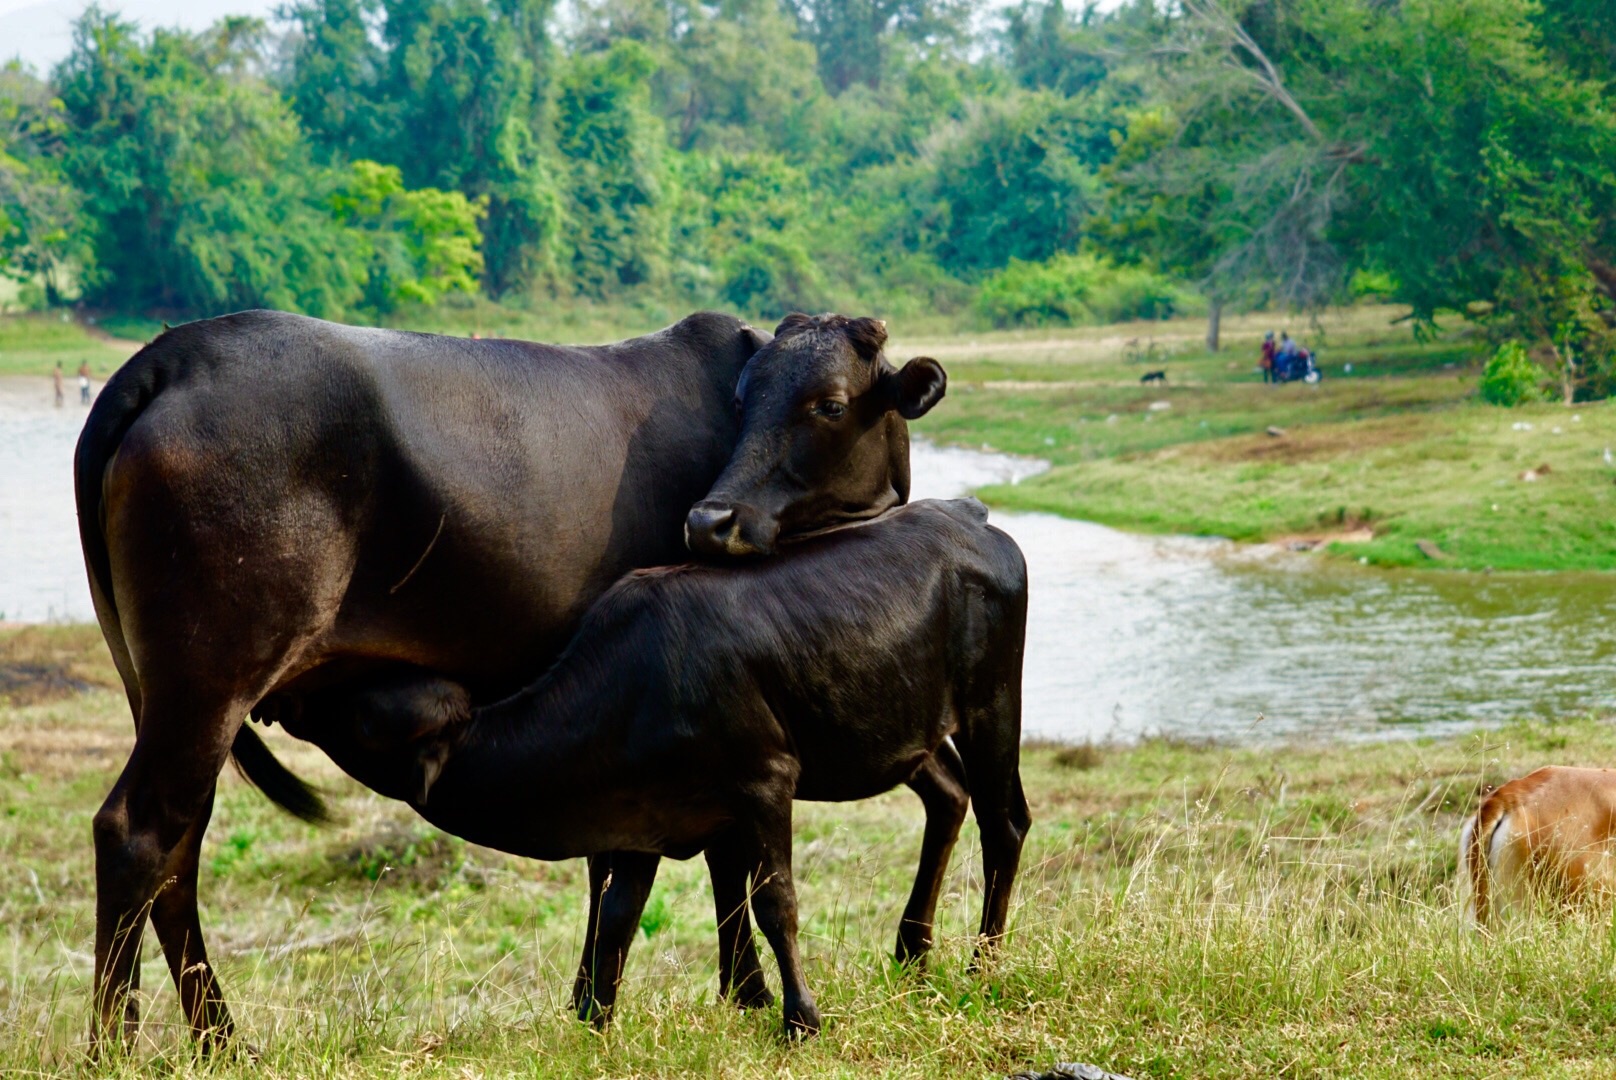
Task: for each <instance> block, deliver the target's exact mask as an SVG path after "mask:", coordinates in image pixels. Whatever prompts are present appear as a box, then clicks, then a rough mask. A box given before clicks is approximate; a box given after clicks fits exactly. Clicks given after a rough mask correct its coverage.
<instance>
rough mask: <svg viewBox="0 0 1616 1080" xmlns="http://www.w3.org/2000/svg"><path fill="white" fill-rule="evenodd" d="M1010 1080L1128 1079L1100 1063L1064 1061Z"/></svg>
mask: <svg viewBox="0 0 1616 1080" xmlns="http://www.w3.org/2000/svg"><path fill="white" fill-rule="evenodd" d="M1009 1080H1128V1077H1126V1076H1123V1075H1122V1074H1121V1073H1114V1072H1106V1071H1105V1070H1104V1069H1102V1068H1100V1067H1099V1066H1098V1065H1085V1064H1081V1063H1079V1062H1072V1061H1067V1062H1062V1063H1061V1064H1059V1065H1056V1066H1055V1067H1054V1068H1053V1069H1050V1070H1049V1071H1048V1072H1041V1073H1035V1072H1030V1071H1029V1072H1018V1073H1015V1074H1013V1075H1012V1076H1010V1077H1009Z"/></svg>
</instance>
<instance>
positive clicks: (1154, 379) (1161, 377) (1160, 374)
mask: <svg viewBox="0 0 1616 1080" xmlns="http://www.w3.org/2000/svg"><path fill="white" fill-rule="evenodd" d="M1139 381H1140V382H1142V383H1164V382H1166V381H1167V372H1166V371H1165V370H1163V371H1147V372H1145V373H1144V374H1143V375H1141V376H1139Z"/></svg>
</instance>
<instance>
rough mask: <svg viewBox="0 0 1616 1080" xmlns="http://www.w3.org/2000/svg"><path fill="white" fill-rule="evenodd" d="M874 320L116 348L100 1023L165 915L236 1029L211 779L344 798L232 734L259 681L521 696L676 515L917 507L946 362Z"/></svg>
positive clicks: (675, 551) (736, 517) (100, 579)
mask: <svg viewBox="0 0 1616 1080" xmlns="http://www.w3.org/2000/svg"><path fill="white" fill-rule="evenodd" d="M884 341H885V330H884V327H883V326H882V324H880V323H879V322H877V321H875V320H871V319H845V318H842V317H840V316H821V317H819V318H810V317H808V316H792V317H789V318H788V319H786V320H785V321H784V322H782V323H781V325H780V327H779V328H778V330H777V336H776V337H774V338H773V339H772V340H771V339H770V337H769V335H767V334H763V333H759V332H758V331H756V330H753V329H751V328H750V327H747V326H745V325H744V324H742V323H741V322H739V321H738V320H736V319H733V318H730V317H728V316H724V315H716V314H698V315H692V316H690V317H689V318H687V319H685V320H683V321H682V322H680V323H678V324H677V325H675V326H673V327H670V328H668V329H666V330H663V331H661V332H659V333H656V334H652V335H649V336H647V337H643V338H636V339H633V340H629V341H625V342H620V343H618V344H615V345H605V346H599V347H594V348H566V347H557V346H543V345H535V344H528V343H523V342H515V341H467V340H462V339H456V338H444V337H435V336H431V335H423V334H409V333H400V332H395V331H388V330H370V329H357V328H352V327H344V326H337V325H333V324H331V323H326V322H321V321H318V320H315V319H307V318H303V317H300V316H294V315H286V314H279V313H275V312H244V313H241V314H237V315H230V316H226V317H224V318H219V319H212V320H207V321H204V322H197V323H191V324H188V325H185V326H181V327H177V328H175V329H173V330H170V331H168V332H167V333H165V334H163V335H162V336H161V337H159V338H158V339H157V340H156V341H154V342H152V343H151V344H150V345H148V346H147V347H146V348H145V349H143V350H141V351H140V352H139V353H138V354H137V355H136V356H135V357H134V358H133V359H132V360H130V361H129V363H127V364H125V365H124V367H123V368H121V369H120V370H119V371H118V373H117V374H115V375H114V376H113V377H112V378H111V379H110V380H109V381H108V383H107V385H106V387H105V388H104V389H103V391H102V393H101V396H100V397H99V398H98V400H97V402H96V404H95V407H94V408H93V409H92V410H91V412H90V416H89V418H88V420H87V422H86V424H85V428H84V433H83V435H82V436H81V437H80V439H79V446H78V452H77V456H76V459H75V463H74V467H75V480H76V488H77V498H78V506H79V518H80V536H81V539H82V542H83V545H84V555H85V562H86V565H87V567H88V570H89V576H90V590H91V595H92V597H93V598H94V602H95V607H96V614H97V617H98V618H99V620H100V623H101V628H102V632H103V633H104V634H105V636H106V638H107V643H108V645H109V646H110V648H111V651H112V656H113V660H114V662H115V663H116V664H117V667H118V671H119V674H120V675H121V676H122V678H123V682H124V687H125V690H126V692H127V694H128V697H129V702H130V708H131V710H132V712H133V714H134V718H135V728H136V739H135V746H134V749H133V750H132V751H131V753H130V756H129V761H128V763H127V764H126V765H125V767H124V770H123V773H122V774H121V775H120V776H119V778H118V781H117V783H116V784H115V785H114V787H113V789H112V792H111V794H109V795H108V797H107V800H106V802H105V804H104V805H103V806H102V808H101V810H100V811H99V812H98V813H97V814H96V817H95V845H96V942H95V956H96V972H95V986H96V989H95V1011H96V1022H95V1035H96V1037H97V1038H98V1039H99V1038H100V1037H103V1036H105V1035H107V1034H109V1033H112V1032H114V1031H116V1030H118V1029H119V1028H120V1027H121V1028H122V1030H123V1033H124V1035H125V1036H126V1037H129V1036H132V1034H133V1032H134V1027H135V1022H136V1021H137V1019H138V1016H137V1012H136V1008H137V1006H136V1004H135V999H134V996H133V995H132V994H131V993H130V990H131V989H132V988H133V986H134V983H135V979H136V977H137V975H138V971H139V967H138V964H137V960H138V956H139V940H140V931H141V928H142V927H143V925H144V922H145V918H146V915H147V912H148V911H149V913H150V917H151V921H152V924H153V926H154V927H155V929H156V931H157V936H158V939H159V941H160V942H161V943H162V946H163V951H164V954H165V957H166V959H167V960H168V964H169V969H170V972H171V973H172V975H173V977H174V980H175V983H176V985H177V987H178V989H179V994H180V1001H181V1005H182V1007H183V1008H184V1010H185V1012H186V1015H187V1017H188V1019H189V1020H190V1022H191V1025H192V1028H193V1030H194V1031H195V1032H196V1033H197V1034H198V1036H200V1037H203V1038H205V1039H206V1040H207V1041H208V1042H210V1043H211V1042H214V1041H219V1040H223V1039H225V1038H228V1036H229V1035H230V1033H231V1021H230V1016H229V1012H228V1010H227V1009H226V1008H225V1005H224V1001H223V998H222V996H221V993H220V990H219V986H218V983H217V980H216V979H215V978H214V975H213V971H212V968H211V967H210V966H209V964H208V962H207V953H206V949H205V947H204V945H203V941H202V929H201V924H200V922H199V920H198V917H197V907H196V882H197V860H198V852H199V850H200V846H201V842H202V835H203V832H204V831H205V830H206V827H207V823H208V818H209V815H210V813H211V810H212V804H213V793H214V786H215V783H216V781H217V778H218V774H219V770H220V769H221V768H222V767H223V765H224V762H225V759H226V758H227V757H229V756H230V755H231V754H232V753H233V754H234V755H235V757H236V760H237V762H238V763H239V764H240V765H241V767H242V769H243V771H244V772H245V773H246V774H247V775H248V776H249V778H251V779H253V780H254V781H255V782H256V783H258V785H259V786H260V787H261V788H263V789H264V791H265V792H266V793H267V794H269V795H270V796H271V797H272V798H274V799H275V800H276V801H277V802H280V803H281V804H282V805H285V806H287V807H288V809H292V810H293V811H294V812H299V813H301V814H303V815H305V816H310V817H313V816H318V814H319V813H320V812H321V809H322V808H321V806H320V804H319V802H318V800H317V798H315V796H314V795H313V793H312V792H311V791H310V790H309V789H308V788H306V787H305V786H303V785H302V784H301V782H299V781H298V780H297V779H296V778H295V777H292V776H291V774H289V773H287V772H286V771H285V769H283V768H282V767H281V766H280V765H279V764H278V763H277V762H276V761H275V760H274V758H273V757H271V756H270V755H269V753H268V751H267V749H266V748H265V746H264V745H263V743H262V742H261V741H260V740H259V739H258V738H257V736H256V735H254V734H253V733H252V732H251V730H250V729H247V728H244V727H243V726H242V721H243V718H244V717H245V716H246V715H247V713H248V712H249V710H251V709H252V708H253V707H254V706H255V705H256V704H257V703H258V702H259V701H260V700H262V699H263V698H264V697H265V696H266V695H267V694H270V693H272V692H274V691H277V690H286V691H292V692H296V691H311V690H317V689H319V688H322V687H333V686H341V685H344V684H345V683H346V682H348V681H350V680H358V679H363V678H368V677H371V676H374V675H375V674H376V673H377V672H378V671H379V670H385V669H387V668H389V667H391V666H393V665H399V664H408V665H411V666H414V667H417V668H425V669H429V670H432V671H437V672H441V673H443V674H444V675H446V676H448V677H451V678H453V679H455V680H457V681H459V682H461V683H462V684H464V685H466V686H467V687H469V688H470V689H471V691H472V692H473V694H474V695H476V696H479V697H482V696H493V695H498V694H502V693H504V692H506V691H509V690H512V689H515V688H516V687H517V686H519V685H520V684H521V682H522V681H523V679H524V677H526V676H528V675H530V674H531V673H532V672H533V671H535V670H538V669H540V668H542V667H543V666H544V665H545V663H546V662H547V661H548V660H549V659H551V658H552V657H553V656H554V654H555V653H556V651H557V650H558V649H559V648H560V647H561V645H562V643H563V642H564V641H565V640H566V637H567V635H568V634H569V633H570V631H571V629H572V627H573V625H574V624H575V623H576V621H577V619H578V618H579V616H581V614H582V613H583V611H584V610H585V609H586V608H587V607H588V605H589V604H590V603H591V601H593V600H594V599H595V598H596V597H597V596H598V595H600V593H601V592H603V591H604V590H605V589H606V588H607V587H608V586H609V585H610V584H611V583H612V582H613V581H615V580H616V579H617V578H618V577H619V576H620V575H621V574H622V573H623V572H624V571H626V570H628V569H631V568H633V567H638V566H651V565H659V564H663V563H667V562H672V561H676V560H677V559H678V558H680V557H682V556H683V550H682V546H681V543H680V538H681V524H683V525H684V531H685V533H686V534H687V539H688V543H689V545H690V546H691V548H693V549H695V550H698V551H701V552H708V553H715V554H729V555H745V554H756V553H766V552H768V551H770V550H771V549H772V547H773V544H774V542H775V540H776V538H777V537H778V536H779V535H782V534H792V533H802V532H809V531H813V530H815V529H818V528H821V527H824V526H827V525H831V524H836V523H838V522H842V521H847V520H856V519H860V518H865V517H870V516H874V515H876V514H878V513H880V512H881V511H884V510H886V509H888V508H890V507H892V506H893V505H895V504H898V503H901V502H903V501H905V499H906V498H907V496H908V487H909V471H908V433H907V428H906V426H905V424H904V418H909V419H913V418H914V417H917V416H920V415H921V414H923V413H924V412H925V411H926V410H927V409H929V408H930V407H931V406H932V405H933V404H934V403H935V402H936V401H937V400H938V399H939V398H940V397H941V396H942V393H943V389H944V386H945V377H944V375H943V372H942V369H941V368H940V367H939V366H938V365H937V363H936V362H935V361H932V360H928V359H924V358H922V359H916V360H913V361H911V362H910V363H908V364H907V365H905V366H904V368H903V369H902V370H894V369H893V368H892V367H891V366H890V365H888V364H887V363H886V362H885V360H884V359H883V358H882V356H881V347H882V345H883V343H884ZM715 479H717V480H718V481H719V482H718V483H717V485H716V486H714V482H715ZM710 487H711V488H712V492H711V494H710V498H709V499H708V500H706V501H704V502H703V503H702V504H701V505H700V507H699V508H698V509H696V510H690V509H689V508H690V507H691V504H692V502H694V501H695V500H697V499H699V498H701V496H702V494H703V492H707V491H708V490H709V488H710ZM687 516H688V521H687V520H686V519H687Z"/></svg>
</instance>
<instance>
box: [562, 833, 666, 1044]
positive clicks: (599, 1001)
mask: <svg viewBox="0 0 1616 1080" xmlns="http://www.w3.org/2000/svg"><path fill="white" fill-rule="evenodd" d="M661 861H662V860H661V857H660V856H657V855H646V854H643V853H641V852H633V851H613V852H609V853H607V854H604V855H597V856H595V857H594V858H592V859H590V860H589V887H590V891H591V902H590V913H591V924H590V926H589V927H588V929H587V931H586V940H585V943H584V950H585V951H584V959H583V963H582V964H581V965H580V967H579V969H578V978H577V980H576V981H575V982H574V984H573V991H572V1001H573V1005H574V1006H575V1007H576V1008H577V1010H578V1019H580V1020H587V1021H591V1022H593V1023H594V1025H595V1026H596V1027H599V1028H603V1027H605V1026H606V1025H607V1024H608V1023H610V1022H611V1018H612V1007H613V1006H614V1005H615V1004H616V1003H617V986H618V983H620V982H621V981H622V979H623V965H624V964H625V963H627V961H628V950H629V946H630V945H632V944H633V943H634V931H635V930H637V929H639V925H640V914H641V912H643V911H644V910H645V901H646V899H647V898H648V897H650V895H651V886H652V885H653V884H654V883H655V882H656V873H657V866H658V864H659V863H660V862H661ZM597 898H598V900H597Z"/></svg>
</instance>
